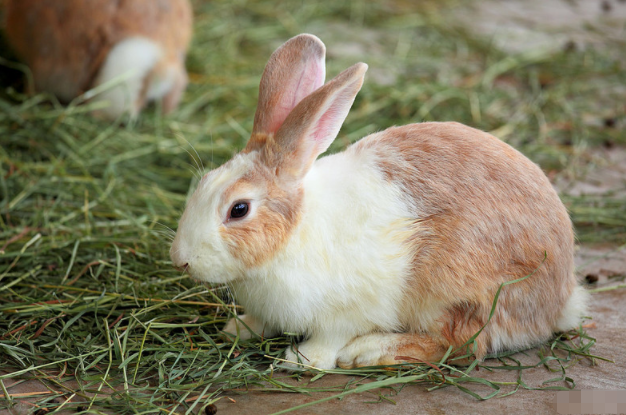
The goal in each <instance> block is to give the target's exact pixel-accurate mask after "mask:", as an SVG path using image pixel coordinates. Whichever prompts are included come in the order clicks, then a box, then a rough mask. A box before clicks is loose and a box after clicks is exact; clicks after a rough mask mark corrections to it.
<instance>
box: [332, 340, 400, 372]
mask: <svg viewBox="0 0 626 415" xmlns="http://www.w3.org/2000/svg"><path fill="white" fill-rule="evenodd" d="M391 336H392V335H383V334H377V333H375V334H370V335H366V336H362V337H357V338H356V339H354V340H352V342H350V343H349V344H348V345H347V346H345V347H344V348H343V349H341V350H340V351H339V353H338V354H337V365H338V366H339V367H341V368H342V369H352V368H355V367H362V366H379V365H394V364H398V363H399V362H397V361H395V360H394V356H393V355H390V354H389V351H388V350H387V349H388V347H386V346H387V345H386V343H387V342H388V341H389V340H388V339H387V337H391Z"/></svg>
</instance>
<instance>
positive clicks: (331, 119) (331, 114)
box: [309, 94, 352, 154]
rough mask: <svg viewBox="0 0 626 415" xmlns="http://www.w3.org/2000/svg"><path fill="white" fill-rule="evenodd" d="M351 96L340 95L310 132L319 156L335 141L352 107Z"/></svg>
mask: <svg viewBox="0 0 626 415" xmlns="http://www.w3.org/2000/svg"><path fill="white" fill-rule="evenodd" d="M350 98H351V97H350V96H346V95H344V94H340V95H339V96H337V97H336V99H335V100H333V102H332V103H331V105H330V106H329V107H328V109H327V110H326V111H324V113H323V114H322V116H321V117H320V119H319V120H318V122H317V123H316V124H315V125H314V127H313V130H312V131H311V132H310V136H309V137H310V138H311V139H312V140H313V141H314V142H315V147H316V149H317V154H321V153H323V152H324V151H326V150H327V149H328V147H330V144H331V143H332V142H333V141H334V140H335V137H337V134H338V133H339V130H340V129H341V125H342V124H343V121H344V120H345V119H346V116H347V115H348V111H349V110H350V107H351V106H352V100H351V99H350Z"/></svg>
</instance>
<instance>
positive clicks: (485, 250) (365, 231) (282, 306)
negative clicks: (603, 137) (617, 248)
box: [170, 34, 587, 369]
mask: <svg viewBox="0 0 626 415" xmlns="http://www.w3.org/2000/svg"><path fill="white" fill-rule="evenodd" d="M324 59H325V46H324V44H323V43H322V42H321V41H320V40H319V39H318V38H317V37H315V36H313V35H310V34H302V35H299V36H296V37H294V38H292V39H290V40H289V41H287V42H286V43H285V44H284V45H282V46H281V47H279V48H278V49H277V50H276V51H275V52H274V53H273V54H272V56H271V57H270V59H269V62H268V63H267V66H266V68H265V71H264V72H263V75H262V78H261V82H260V87H259V98H258V106H257V110H256V114H255V116H254V124H253V128H252V133H251V137H250V140H249V141H248V143H247V145H246V146H245V148H244V149H243V150H242V151H241V152H240V153H238V154H236V155H235V156H234V157H233V158H232V159H231V160H229V161H228V162H226V163H225V164H223V165H222V166H221V167H219V168H216V169H214V170H212V171H210V172H209V173H207V174H206V175H204V176H203V177H202V179H201V180H200V182H199V184H198V187H197V189H196V190H195V191H194V193H193V194H192V195H191V196H190V198H189V200H188V202H187V205H186V207H185V210H184V212H183V214H182V216H181V218H180V220H179V223H178V229H177V231H176V235H175V238H174V240H173V243H172V246H171V249H170V256H171V259H172V262H173V264H174V266H176V267H179V268H182V269H184V270H186V271H187V272H188V273H189V275H191V277H192V278H194V279H196V280H199V281H203V282H210V283H223V284H226V285H227V286H228V287H229V288H230V289H231V290H232V294H233V295H234V297H235V298H236V299H237V301H238V302H239V303H240V304H241V305H242V306H243V308H244V310H245V314H243V315H241V316H240V317H238V318H236V319H231V320H230V321H229V322H228V323H227V324H226V326H225V327H224V332H226V333H232V334H238V335H239V336H240V338H242V339H248V338H251V337H253V336H255V335H261V336H265V337H269V336H274V335H280V334H283V333H284V332H295V333H300V334H302V335H303V336H304V341H302V342H301V343H299V344H298V345H297V346H295V347H290V348H287V350H286V352H285V353H286V354H285V359H286V360H287V361H288V363H287V364H286V366H287V367H288V368H289V369H295V368H297V367H299V366H298V365H306V367H315V368H318V369H332V368H335V367H336V366H339V367H341V368H354V367H360V366H378V365H385V366H386V365H393V364H402V363H406V362H411V361H415V360H421V361H426V362H435V361H439V360H440V359H442V358H443V357H444V356H445V354H446V353H447V351H448V349H449V348H450V347H452V348H453V349H454V350H456V349H463V348H461V346H463V345H464V343H466V342H467V341H468V340H470V339H471V337H472V336H473V335H474V334H476V333H477V332H478V331H479V330H480V329H481V328H482V327H483V326H485V327H484V330H483V331H482V332H480V334H479V335H478V336H477V337H476V339H475V344H474V345H473V346H472V350H471V352H473V357H471V358H470V359H471V360H474V359H484V358H485V356H486V355H487V354H488V353H497V352H500V351H504V350H518V349H522V348H527V347H530V346H534V345H537V344H540V343H541V342H544V341H545V340H547V339H549V338H550V337H551V336H553V333H554V332H562V331H567V330H570V329H572V328H575V327H577V326H578V324H579V322H580V319H581V318H582V317H583V316H584V313H585V304H586V298H587V292H586V291H585V290H584V289H583V288H582V287H581V286H580V285H579V283H578V281H577V279H576V278H575V276H574V261H573V250H574V234H573V231H572V223H571V221H570V218H569V215H568V213H567V210H566V209H565V207H564V205H563V203H562V202H561V201H560V199H559V197H558V196H557V193H556V192H555V191H554V189H553V188H552V186H551V185H550V182H549V181H548V179H547V178H546V176H545V175H544V174H543V172H542V171H541V169H540V168H539V167H538V166H537V165H536V164H534V163H533V162H531V161H530V160H529V159H528V158H526V157H525V156H523V155H522V154H521V153H520V152H518V151H517V150H515V149H513V148H512V147H511V146H509V145H508V144H505V143H504V142H502V141H500V140H499V139H497V138H495V137H494V136H492V135H490V134H488V133H485V132H482V131H479V130H477V129H474V128H471V127H468V126H465V125H462V124H459V123H455V122H424V123H419V124H410V125H406V126H402V127H392V128H389V129H387V130H384V131H381V132H377V133H374V134H371V135H369V136H367V137H365V138H362V139H360V140H359V141H358V142H356V143H354V144H352V145H351V146H349V147H348V148H347V149H346V150H345V151H343V152H340V153H336V154H332V155H328V156H326V157H323V158H320V159H318V156H319V155H320V154H322V153H324V152H325V151H326V150H327V148H328V147H329V145H330V144H331V143H332V142H333V140H334V139H335V137H336V136H337V133H338V132H339V129H340V127H341V125H342V123H343V121H344V119H345V118H346V116H347V114H348V111H349V109H350V107H351V106H352V103H353V102H354V99H355V96H356V94H357V93H358V91H359V90H360V88H361V85H362V83H363V80H364V76H365V72H366V70H367V68H368V66H367V65H366V64H364V63H357V64H355V65H353V66H352V67H350V68H348V69H346V70H345V71H343V72H341V73H340V74H339V75H337V76H336V77H335V78H334V79H332V80H331V81H330V82H328V83H326V84H324V78H325V68H324V66H325V61H324ZM531 274H532V275H531ZM528 275H530V276H529V277H528V278H527V279H524V280H522V281H520V282H517V283H514V284H509V285H506V286H504V287H503V288H502V291H501V294H500V296H499V300H498V302H497V306H496V308H495V313H494V315H493V317H492V318H491V320H490V321H489V322H488V320H489V313H490V311H491V307H492V305H493V302H494V298H495V294H496V292H497V290H498V288H499V287H500V286H501V285H502V284H503V283H505V282H508V281H512V280H515V279H520V278H522V277H525V276H528ZM487 322H488V324H487ZM465 353H466V352H465V351H458V352H456V353H455V354H454V355H453V357H455V356H456V357H459V358H461V357H462V356H461V355H463V354H465ZM453 363H454V362H453Z"/></svg>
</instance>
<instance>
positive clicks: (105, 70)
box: [93, 37, 163, 119]
mask: <svg viewBox="0 0 626 415" xmlns="http://www.w3.org/2000/svg"><path fill="white" fill-rule="evenodd" d="M162 55H163V52H162V50H161V47H160V46H159V45H158V44H157V43H155V42H154V41H152V40H150V39H146V38H142V37H131V38H127V39H124V40H122V41H121V42H119V43H118V44H116V45H115V46H114V47H113V48H112V49H111V51H110V52H109V54H108V56H107V57H106V60H105V61H104V64H103V65H102V67H101V68H100V72H99V73H98V77H97V78H96V80H95V83H94V87H97V86H102V87H103V88H104V91H102V92H101V93H99V94H97V95H96V96H95V97H94V98H93V101H106V102H108V104H109V105H108V106H107V107H106V108H103V109H101V110H98V112H99V113H101V114H102V115H104V116H105V117H107V118H111V119H115V118H117V117H119V116H120V115H122V114H124V113H125V112H130V115H131V116H136V115H137V113H138V112H139V110H140V109H141V107H142V106H143V103H144V99H145V97H146V96H147V95H148V96H149V95H151V94H150V93H149V92H150V91H148V90H146V88H147V87H149V85H146V76H148V75H149V74H150V72H152V70H153V69H154V67H155V66H156V65H157V63H158V62H159V60H161V57H162ZM106 83H110V87H108V85H105V84H106Z"/></svg>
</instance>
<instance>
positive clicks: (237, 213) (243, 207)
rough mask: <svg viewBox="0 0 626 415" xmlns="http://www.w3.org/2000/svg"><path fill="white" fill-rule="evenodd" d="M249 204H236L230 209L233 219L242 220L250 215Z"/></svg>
mask: <svg viewBox="0 0 626 415" xmlns="http://www.w3.org/2000/svg"><path fill="white" fill-rule="evenodd" d="M248 210H249V209H248V203H246V202H236V203H235V204H234V205H233V207H232V208H231V209H230V217H231V219H241V218H243V217H244V216H246V215H247V214H248Z"/></svg>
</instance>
